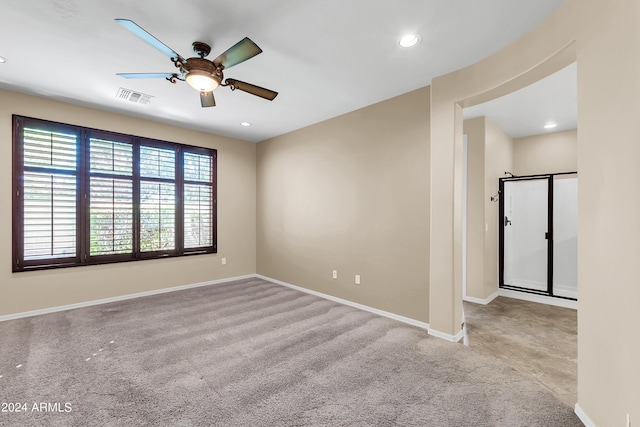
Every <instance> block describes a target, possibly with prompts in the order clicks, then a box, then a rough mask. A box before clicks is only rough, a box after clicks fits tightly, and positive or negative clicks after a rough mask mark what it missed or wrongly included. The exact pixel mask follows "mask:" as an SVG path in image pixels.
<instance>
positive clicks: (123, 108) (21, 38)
mask: <svg viewBox="0 0 640 427" xmlns="http://www.w3.org/2000/svg"><path fill="white" fill-rule="evenodd" d="M3 3H4V4H3V5H2V14H1V19H2V23H1V24H0V40H2V43H1V44H0V56H3V57H5V58H7V60H8V62H7V63H5V64H0V87H3V88H7V89H12V90H17V91H21V92H25V93H31V94H36V95H40V96H44V97H48V98H53V99H58V100H63V101H66V102H72V103H77V104H81V105H87V106H91V107H95V108H100V109H104V110H108V111H116V112H121V113H124V114H128V115H132V116H137V117H142V118H147V119H151V120H156V121H162V122H168V123H171V124H176V125H179V126H184V127H189V128H194V129H199V130H203V131H207V132H211V133H216V134H220V135H227V136H231V137H236V138H240V139H244V140H248V141H254V142H255V141H261V140H263V139H266V138H269V137H273V136H276V135H280V134H283V133H286V132H290V131H292V130H295V129H298V128H301V127H304V126H308V125H310V124H313V123H317V122H320V121H323V120H326V119H329V118H331V117H335V116H338V115H341V114H344V113H347V112H349V111H353V110H356V109H358V108H362V107H365V106H367V105H370V104H373V103H376V102H379V101H382V100H385V99H388V98H391V97H393V96H396V95H400V94H403V93H406V92H409V91H411V90H414V89H417V88H420V87H423V86H426V85H428V84H429V83H430V82H431V79H432V78H433V77H436V76H439V75H442V74H445V73H447V72H450V71H453V70H456V69H459V68H461V67H464V66H466V65H469V64H472V63H474V62H476V61H478V60H480V59H482V58H484V57H486V56H488V55H490V54H492V53H494V52H496V51H498V50H500V49H501V48H502V47H504V46H506V45H508V44H509V43H511V42H512V41H514V40H516V39H517V38H519V37H520V36H522V35H524V34H525V33H527V32H528V31H530V30H531V29H532V28H534V27H535V26H536V25H537V24H538V23H540V22H541V21H542V20H544V18H545V17H547V16H548V15H549V14H550V13H551V12H552V11H553V10H554V9H556V8H557V7H558V6H559V5H560V4H561V3H562V0H535V1H527V2H523V1H513V0H483V1H478V0H455V1H451V0H429V1H425V0H396V1H382V0H349V1H345V0H304V1H301V0H182V1H167V0H136V1H131V0H48V1H43V0H20V1H11V2H9V1H4V2H3ZM115 18H128V19H131V20H133V21H135V22H136V23H137V24H139V25H140V26H142V27H143V28H144V29H146V30H147V31H148V32H150V33H151V34H153V35H154V36H155V37H157V38H158V39H160V40H161V41H163V42H164V43H165V44H166V45H168V46H169V47H171V48H172V49H174V50H175V51H176V52H178V53H179V54H181V55H182V56H183V57H189V56H193V55H192V53H191V43H192V42H193V41H203V42H206V43H209V44H211V45H212V53H211V56H210V58H211V59H212V58H215V57H216V56H218V54H220V53H222V52H223V51H224V50H226V49H227V48H229V47H230V46H232V45H233V44H235V43H236V42H237V41H239V40H240V39H242V38H243V37H245V36H248V37H250V38H251V39H252V40H253V41H254V42H256V43H257V44H258V45H259V46H260V47H261V48H262V49H263V51H264V52H263V53H262V54H260V55H258V56H256V57H254V58H252V59H250V60H248V61H246V62H244V63H242V64H240V65H238V66H236V67H234V68H231V69H228V70H225V76H226V77H232V78H235V79H238V80H243V81H246V82H250V83H253V84H257V85H259V86H264V87H267V88H269V89H273V90H276V91H278V92H279V93H280V95H279V96H278V97H277V98H276V99H275V100H274V101H273V102H269V101H266V100H263V99H261V98H257V97H254V96H252V95H249V94H247V93H243V92H240V91H236V92H231V91H230V90H229V89H228V88H219V89H217V90H216V92H215V96H216V103H217V106H216V107H212V108H201V107H200V102H199V94H198V93H197V92H196V91H195V90H193V89H191V88H190V87H189V86H188V85H187V84H186V83H184V82H178V84H176V85H172V84H170V83H168V82H167V81H165V80H162V79H149V80H126V79H123V78H121V77H118V76H116V73H118V72H130V73H135V72H173V71H174V70H175V68H174V66H173V64H172V63H171V62H170V60H169V59H168V58H167V57H165V56H164V55H163V54H161V53H160V52H158V51H157V50H155V49H153V48H152V47H150V46H148V45H147V44H146V43H144V42H143V41H141V40H139V39H138V38H136V37H135V36H134V35H133V34H131V33H130V32H128V31H127V30H125V29H124V28H122V27H121V26H120V25H118V24H116V23H115V22H114V19H115ZM407 32H417V33H419V34H420V35H421V37H422V42H421V43H420V44H419V45H417V46H416V47H414V48H411V49H404V48H400V47H399V46H398V39H399V38H400V37H401V36H402V35H404V34H405V33H407ZM120 87H123V88H127V89H133V90H135V91H139V92H142V93H145V94H149V95H152V96H153V99H152V100H151V103H150V104H148V105H140V104H134V103H132V102H130V101H124V100H119V99H117V98H116V92H117V91H118V89H119V88H120ZM527 100H528V101H529V98H527ZM243 121H248V122H251V123H252V124H253V126H251V127H248V128H245V127H241V126H240V125H239V124H240V122H243ZM496 121H497V120H496Z"/></svg>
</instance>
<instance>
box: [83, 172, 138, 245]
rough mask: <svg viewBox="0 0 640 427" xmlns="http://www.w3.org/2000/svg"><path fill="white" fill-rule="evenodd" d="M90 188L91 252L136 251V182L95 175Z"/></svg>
mask: <svg viewBox="0 0 640 427" xmlns="http://www.w3.org/2000/svg"><path fill="white" fill-rule="evenodd" d="M89 188H90V190H89V216H90V224H91V225H90V227H89V230H90V238H89V241H90V252H89V253H90V255H91V256H97V255H112V254H125V253H131V252H132V251H133V183H132V181H131V180H123V179H113V178H95V177H91V184H90V187H89Z"/></svg>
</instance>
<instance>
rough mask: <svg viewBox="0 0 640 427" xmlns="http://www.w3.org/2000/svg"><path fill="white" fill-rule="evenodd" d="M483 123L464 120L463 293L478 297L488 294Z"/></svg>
mask: <svg viewBox="0 0 640 427" xmlns="http://www.w3.org/2000/svg"><path fill="white" fill-rule="evenodd" d="M485 127H486V119H485V118H484V117H478V118H475V119H470V120H465V121H464V133H465V134H466V135H467V265H466V266H467V292H466V295H464V296H465V297H471V298H479V299H484V298H486V297H487V296H488V295H484V277H485V274H484V257H485V254H484V239H485V217H484V205H485V203H486V198H485V185H484V173H485V172H484V167H485V164H484V159H485V156H484V154H485V153H484V149H485ZM493 194H495V193H493ZM493 194H491V195H490V196H488V197H491V196H492V195H493Z"/></svg>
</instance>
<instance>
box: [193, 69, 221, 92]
mask: <svg viewBox="0 0 640 427" xmlns="http://www.w3.org/2000/svg"><path fill="white" fill-rule="evenodd" d="M186 80H187V83H189V86H191V87H192V88H194V89H195V90H197V91H200V92H211V91H212V90H214V89H215V88H217V87H218V86H219V85H220V82H219V81H218V80H217V79H215V78H214V77H213V76H212V75H211V74H209V73H207V72H206V71H200V70H192V71H190V72H189V74H187V77H186Z"/></svg>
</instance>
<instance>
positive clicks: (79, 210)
mask: <svg viewBox="0 0 640 427" xmlns="http://www.w3.org/2000/svg"><path fill="white" fill-rule="evenodd" d="M25 128H29V129H38V130H42V131H45V132H50V133H52V134H53V133H58V134H64V135H68V136H70V138H68V140H67V141H65V144H66V146H65V147H63V151H64V150H66V151H65V152H64V153H63V155H61V156H60V157H59V158H61V159H62V160H61V161H60V162H61V164H63V166H62V167H57V166H55V165H54V160H53V159H54V154H52V153H53V152H54V148H51V152H50V153H48V154H47V153H45V156H46V155H49V157H50V158H51V159H52V160H51V165H52V166H48V165H46V164H45V165H41V164H36V166H34V165H33V161H31V160H29V162H27V161H26V160H25V154H24V151H25V142H24V129H25ZM72 136H74V137H75V169H74V168H73V166H69V165H70V164H71V162H72V160H69V159H71V157H69V154H68V153H69V149H70V148H69V147H72V146H73V145H72V144H73V143H72V142H69V140H72V138H71V137H72ZM92 138H93V139H94V141H95V140H96V139H100V140H106V141H112V142H114V143H118V144H117V145H128V146H130V147H131V149H132V150H131V151H132V159H131V165H132V168H131V172H130V173H129V172H124V173H122V172H113V173H110V172H105V171H95V170H93V171H92V170H91V164H90V141H91V140H92ZM53 139H54V137H53V136H52V137H51V140H52V141H53ZM53 146H54V143H53V142H52V143H51V147H53ZM141 147H145V150H146V151H162V152H163V153H175V155H174V158H175V175H174V178H173V179H172V178H171V177H167V176H166V173H165V176H151V175H146V176H141V167H140V163H141V161H140V152H141ZM154 149H156V150H154ZM185 154H187V156H185ZM38 155H40V154H39V153H36V154H35V156H38ZM65 156H66V157H65ZM112 156H114V158H115V155H112ZM187 157H189V159H190V160H189V161H190V162H191V163H190V164H188V165H187V169H189V170H188V171H187V179H185V158H187ZM30 158H31V157H30ZM194 158H197V159H204V162H202V161H200V162H199V163H198V164H197V165H196V166H197V167H196V166H194V165H193V159H194ZM100 160H104V159H100ZM107 160H108V159H107ZM38 161H39V159H38ZM64 162H67V163H64ZM26 163H29V164H26ZM96 163H97V162H96ZM114 163H115V160H114ZM144 165H145V166H148V164H147V163H144ZM167 165H170V163H167V162H165V163H164V167H165V169H166V168H167ZM203 165H204V166H203ZM159 168H160V166H159ZM194 168H195V169H197V176H196V177H195V178H194V173H193V170H194ZM207 168H209V169H207ZM169 169H170V170H171V167H169ZM114 170H115V167H114ZM216 171H217V151H216V150H215V149H208V148H203V147H196V146H190V145H185V144H178V143H175V142H168V141H161V140H155V139H151V138H144V137H139V136H133V135H126V134H122V133H117V132H110V131H104V130H98V129H92V128H87V127H82V126H75V125H68V124H63V123H58V122H52V121H48V120H41V119H36V118H30V117H24V116H18V115H13V209H12V215H13V260H12V266H13V271H14V272H21V271H31V270H41V269H50V268H61V267H76V266H82V265H95V264H105V263H114V262H126V261H139V260H145V259H159V258H165V257H177V256H187V255H197V254H208V253H217V191H216V187H217V173H216ZM25 173H26V174H27V175H25ZM145 173H146V172H145ZM118 174H121V175H122V179H119V175H118ZM159 175H160V174H159ZM25 176H27V177H29V179H33V177H34V176H36V177H37V176H40V177H42V176H44V177H45V178H46V177H47V176H50V177H51V186H50V188H48V189H46V190H48V191H49V193H50V199H51V200H49V199H47V200H46V203H49V202H50V204H51V207H50V211H51V214H50V215H51V219H50V224H47V225H48V226H49V227H50V229H51V230H49V231H47V232H48V233H49V234H50V240H51V242H52V243H51V247H52V249H51V254H49V255H37V256H31V255H30V256H27V257H25V223H26V221H28V220H26V219H25V213H26V212H25V196H24V194H25ZM56 177H57V178H61V177H62V178H63V179H62V180H63V181H65V182H66V183H67V186H66V187H64V189H66V190H67V192H66V193H64V191H63V192H62V193H61V192H60V191H58V190H56V188H54V184H53V182H54V178H56ZM92 177H93V178H96V179H102V180H103V181H108V180H109V179H112V180H114V182H115V181H120V182H125V181H126V182H130V183H131V187H132V190H131V193H132V198H131V203H128V204H127V206H129V205H130V210H131V214H132V215H131V224H130V225H129V227H130V231H131V234H130V235H127V236H128V237H129V238H130V239H131V241H130V242H129V243H128V246H126V247H127V248H130V251H129V249H126V250H121V251H120V252H119V253H112V254H104V253H100V254H97V253H96V254H95V255H92V252H91V251H92V249H91V240H90V239H91V227H92V225H91V224H92V219H91V217H90V211H91V191H92V188H90V183H91V179H92ZM201 177H204V178H201ZM73 178H75V189H73V188H72V184H69V181H70V180H71V179H73ZM45 182H46V179H45ZM141 182H144V183H145V184H146V185H147V187H149V186H151V187H153V184H158V188H161V186H164V187H162V188H169V189H170V188H173V195H174V198H175V209H171V208H170V207H168V206H170V200H171V199H170V198H169V199H166V198H165V204H164V205H162V206H165V208H164V210H162V207H159V208H158V209H157V215H158V218H159V219H158V221H159V223H161V221H162V219H161V217H162V215H165V216H166V217H167V218H171V217H172V215H173V219H174V222H175V223H174V224H169V226H167V230H168V232H169V233H173V237H174V242H171V241H170V239H166V238H165V239H164V240H162V239H161V238H159V240H162V241H163V242H164V244H165V247H164V248H162V247H159V246H161V245H155V246H153V248H152V249H148V248H149V247H150V246H149V244H146V246H147V249H146V250H143V249H142V248H141V221H143V220H142V219H141V194H140V191H141V190H140V189H141ZM114 186H115V184H114ZM187 187H188V188H190V189H191V190H193V189H194V188H197V189H198V192H197V195H196V197H200V198H198V199H196V200H195V202H194V201H193V200H191V201H185V191H184V190H185V188H187ZM33 188H35V187H27V190H30V191H32V192H33V193H30V194H35V191H34V190H33ZM73 191H75V205H72V204H71V202H70V200H72V198H73V196H69V194H74V193H73ZM55 194H66V199H64V198H63V197H64V196H60V197H61V198H63V200H62V202H60V203H61V204H60V206H63V208H60V209H62V211H60V210H59V211H58V212H65V213H66V215H67V216H64V215H62V214H60V217H61V221H60V222H62V223H64V222H65V221H66V223H65V224H66V230H67V231H66V233H67V234H64V233H62V234H61V236H63V237H61V238H58V237H54V234H55V232H54V230H53V228H54V223H56V221H57V217H56V214H54V211H55V207H54V203H55V202H54V200H53V199H54V198H55V197H56V196H55ZM114 194H115V190H114ZM200 194H202V196H200ZM190 197H193V191H191V196H190ZM96 200H97V199H96ZM114 200H115V196H114ZM167 200H168V202H167ZM39 202H40V204H42V200H40V201H39ZM64 202H66V204H65V203H64ZM29 203H32V202H29ZM97 204H98V203H97V201H96V203H95V205H97ZM185 204H186V205H187V206H189V208H188V209H187V210H188V214H189V215H192V216H191V217H189V222H190V223H196V224H195V225H194V226H192V227H190V229H194V230H195V232H196V233H198V235H197V236H196V237H195V238H190V239H188V240H189V242H187V243H188V244H187V246H188V247H185ZM29 206H32V204H29ZM69 206H71V207H69ZM113 206H115V202H114V205H113ZM193 206H195V208H194V207H193ZM29 209H32V211H35V210H37V209H35V208H29ZM65 209H66V210H65ZM96 209H97V208H96ZM194 209H195V210H194ZM73 210H75V223H74V222H73V218H71V216H72V215H70V214H69V212H73ZM115 210H116V208H115V207H114V208H113V212H112V216H113V217H114V218H115V216H116V213H115ZM41 215H43V216H42V218H46V215H45V214H41ZM150 215H153V212H152V214H150ZM193 215H195V216H193ZM27 217H28V215H27ZM120 219H121V218H120ZM145 221H146V220H145ZM113 222H114V223H115V222H116V220H115V219H114V220H113ZM120 222H121V223H122V221H120ZM56 224H57V223H56ZM63 225H64V224H63ZM165 225H167V224H166V221H165ZM95 227H96V226H94V232H95ZM158 227H160V226H158ZM27 228H28V226H27ZM74 228H75V235H70V234H68V233H71V232H70V231H69V230H72V229H74ZM121 228H122V227H121ZM125 228H126V227H125ZM32 229H33V228H32ZM32 229H29V230H32ZM114 229H115V228H114ZM151 231H153V230H151ZM161 231H162V228H160V231H159V232H161ZM112 232H113V233H114V234H115V231H112ZM31 237H33V232H32V235H31ZM74 238H75V248H73V246H74V245H73V244H72V243H70V242H71V241H70V239H74ZM113 238H114V239H115V237H113ZM56 239H58V240H61V239H62V240H64V239H66V240H67V241H66V245H67V246H66V248H65V250H66V251H67V252H68V253H69V255H60V254H58V253H55V250H54V249H53V246H54V244H53V240H56ZM167 241H168V242H169V243H167ZM194 242H197V243H194ZM94 243H95V242H94ZM40 245H41V246H42V244H40ZM62 253H66V252H64V251H63V252H62ZM25 258H27V259H25Z"/></svg>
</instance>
